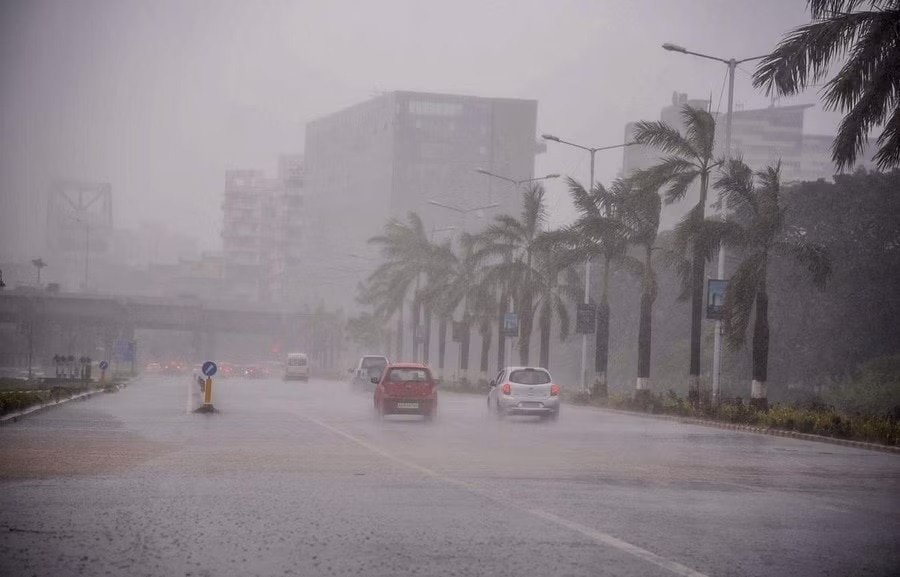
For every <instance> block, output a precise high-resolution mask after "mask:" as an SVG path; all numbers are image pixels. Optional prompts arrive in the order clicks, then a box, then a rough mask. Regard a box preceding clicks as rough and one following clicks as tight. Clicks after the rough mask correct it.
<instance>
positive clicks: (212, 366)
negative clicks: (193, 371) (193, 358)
mask: <svg viewBox="0 0 900 577" xmlns="http://www.w3.org/2000/svg"><path fill="white" fill-rule="evenodd" d="M201 370H202V371H203V374H204V375H206V376H207V377H211V376H213V375H214V374H216V371H218V370H219V367H217V366H216V363H214V362H212V361H206V362H205V363H203V368H202V369H201Z"/></svg>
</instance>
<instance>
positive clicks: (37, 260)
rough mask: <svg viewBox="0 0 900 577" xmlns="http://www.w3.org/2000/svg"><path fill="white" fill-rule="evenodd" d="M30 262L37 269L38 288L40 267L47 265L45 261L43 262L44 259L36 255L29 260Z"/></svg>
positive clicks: (39, 284) (38, 284)
mask: <svg viewBox="0 0 900 577" xmlns="http://www.w3.org/2000/svg"><path fill="white" fill-rule="evenodd" d="M31 264H32V265H33V266H34V268H36V269H37V286H38V288H40V286H41V269H42V268H44V267H46V266H47V263H45V262H44V259H42V258H40V257H38V258H35V259H32V260H31Z"/></svg>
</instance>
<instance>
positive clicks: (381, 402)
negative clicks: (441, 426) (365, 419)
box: [372, 363, 438, 421]
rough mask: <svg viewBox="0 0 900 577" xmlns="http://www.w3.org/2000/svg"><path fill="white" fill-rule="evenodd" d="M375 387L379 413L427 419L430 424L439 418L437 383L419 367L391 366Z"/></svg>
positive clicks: (419, 365)
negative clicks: (436, 417) (418, 416)
mask: <svg viewBox="0 0 900 577" xmlns="http://www.w3.org/2000/svg"><path fill="white" fill-rule="evenodd" d="M372 383H373V384H375V385H376V386H375V399H374V400H375V413H376V414H377V415H378V416H379V417H384V416H385V415H423V416H424V417H425V419H426V420H428V421H430V420H431V419H433V418H434V416H435V415H436V414H437V401H438V395H437V385H438V381H437V379H435V378H433V377H432V376H431V370H430V369H429V368H428V367H426V366H425V365H422V364H419V363H396V364H392V365H388V367H387V369H385V371H384V372H383V373H382V374H381V377H372Z"/></svg>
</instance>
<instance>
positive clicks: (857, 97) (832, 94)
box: [753, 0, 900, 170]
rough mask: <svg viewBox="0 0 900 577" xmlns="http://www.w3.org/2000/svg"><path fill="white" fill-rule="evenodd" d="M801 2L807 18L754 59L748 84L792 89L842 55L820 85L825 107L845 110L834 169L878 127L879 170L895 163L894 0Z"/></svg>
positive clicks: (899, 97)
mask: <svg viewBox="0 0 900 577" xmlns="http://www.w3.org/2000/svg"><path fill="white" fill-rule="evenodd" d="M864 4H868V6H867V7H865V8H864V7H863V6H862V5H864ZM808 5H809V12H810V16H811V17H812V22H811V23H810V24H806V25H804V26H801V27H799V28H797V29H795V30H793V31H792V32H791V33H789V34H788V35H787V36H786V37H785V38H784V39H783V40H782V41H781V42H780V43H779V44H778V46H777V47H776V48H775V50H774V51H773V52H772V53H771V54H770V55H769V56H767V57H766V58H764V59H763V60H762V62H760V64H759V66H758V67H757V69H756V73H755V74H754V75H753V85H754V86H755V87H757V88H759V87H765V89H766V93H767V94H773V93H774V94H784V95H791V94H797V93H798V92H801V91H803V90H805V89H806V88H807V87H808V86H810V85H814V84H817V83H818V82H820V81H822V80H824V79H825V78H826V77H827V75H828V72H829V70H830V68H831V65H832V63H833V62H836V61H840V60H843V59H844V57H845V56H847V55H848V54H849V58H847V59H846V61H845V62H844V64H843V66H842V67H841V69H840V70H839V71H838V72H837V74H836V75H835V76H834V77H833V78H831V80H829V81H828V82H827V83H826V84H825V86H824V94H823V97H824V101H825V108H826V109H830V110H841V111H842V112H844V113H845V115H844V119H843V121H842V122H841V126H840V128H839V129H838V134H837V137H836V138H835V139H834V144H833V145H832V147H831V152H832V159H833V160H834V162H835V163H836V164H837V165H838V168H839V169H841V170H843V169H844V168H847V167H849V166H852V165H853V163H854V162H855V161H856V158H857V155H858V154H859V153H860V152H861V151H862V149H863V146H864V145H865V143H866V138H867V136H868V134H869V132H870V131H871V130H872V129H873V128H876V127H878V126H882V125H884V130H883V132H882V133H881V135H880V136H879V137H878V141H877V142H878V145H879V150H878V152H877V153H876V154H875V157H874V160H875V161H876V162H877V163H878V166H879V167H880V168H882V169H886V168H890V167H895V166H900V68H898V66H897V63H898V62H900V0H808ZM885 121H886V122H885Z"/></svg>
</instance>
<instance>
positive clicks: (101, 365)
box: [100, 361, 109, 371]
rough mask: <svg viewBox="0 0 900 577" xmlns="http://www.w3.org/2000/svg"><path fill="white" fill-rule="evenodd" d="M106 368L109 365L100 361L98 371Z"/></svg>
mask: <svg viewBox="0 0 900 577" xmlns="http://www.w3.org/2000/svg"><path fill="white" fill-rule="evenodd" d="M108 368H109V363H107V362H106V361H100V370H101V371H105V370H106V369H108Z"/></svg>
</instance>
